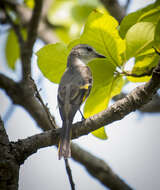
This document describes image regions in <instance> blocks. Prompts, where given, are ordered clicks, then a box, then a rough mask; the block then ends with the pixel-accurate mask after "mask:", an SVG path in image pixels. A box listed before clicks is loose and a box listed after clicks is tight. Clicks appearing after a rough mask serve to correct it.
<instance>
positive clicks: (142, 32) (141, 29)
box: [126, 22, 155, 60]
mask: <svg viewBox="0 0 160 190" xmlns="http://www.w3.org/2000/svg"><path fill="white" fill-rule="evenodd" d="M154 31H155V25H154V24H152V23H151V22H139V23H137V24H135V25H133V26H132V27H131V28H130V29H129V30H128V32H127V34H126V59H127V60H128V59H129V58H131V57H136V56H138V54H140V53H142V52H143V51H145V50H147V49H150V48H151V47H152V45H153V41H154Z"/></svg>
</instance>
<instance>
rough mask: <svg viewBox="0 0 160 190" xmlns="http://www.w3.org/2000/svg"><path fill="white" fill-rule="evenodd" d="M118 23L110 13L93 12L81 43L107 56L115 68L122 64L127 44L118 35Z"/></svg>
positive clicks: (81, 37)
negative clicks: (121, 55) (122, 56)
mask: <svg viewBox="0 0 160 190" xmlns="http://www.w3.org/2000/svg"><path fill="white" fill-rule="evenodd" d="M117 27H118V22H117V21H116V20H115V19H114V18H113V17H112V16H110V15H109V14H108V13H106V12H105V13H101V12H99V11H97V10H95V11H93V12H92V13H91V14H90V15H89V17H88V19H87V22H86V24H85V27H84V31H83V33H82V35H81V36H80V43H86V44H89V45H91V46H93V47H94V48H95V49H96V50H97V51H98V52H100V53H102V54H103V55H106V57H107V58H108V59H109V61H110V63H111V64H113V65H114V66H119V65H121V64H122V61H121V57H120V54H121V53H123V52H124V50H125V43H124V41H123V40H122V39H121V38H120V36H119V34H118V30H117Z"/></svg>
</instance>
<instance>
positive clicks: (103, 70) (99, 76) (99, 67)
mask: <svg viewBox="0 0 160 190" xmlns="http://www.w3.org/2000/svg"><path fill="white" fill-rule="evenodd" d="M89 67H90V69H91V71H92V75H93V87H92V90H91V93H90V95H89V97H88V99H87V101H86V104H85V106H84V116H85V117H86V118H87V117H90V116H92V115H94V114H96V113H98V112H100V111H102V110H104V109H105V108H106V107H107V105H108V101H109V96H107V94H108V93H109V92H110V88H109V87H110V84H111V83H112V80H113V75H114V71H115V67H114V66H113V65H112V64H110V63H109V62H108V60H107V59H95V60H93V61H91V62H90V63H89ZM109 94H110V93H109Z"/></svg>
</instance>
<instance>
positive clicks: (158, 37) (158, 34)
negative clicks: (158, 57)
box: [154, 19, 160, 43]
mask: <svg viewBox="0 0 160 190" xmlns="http://www.w3.org/2000/svg"><path fill="white" fill-rule="evenodd" d="M154 41H156V42H158V43H160V19H159V21H158V23H157V25H156V29H155V36H154Z"/></svg>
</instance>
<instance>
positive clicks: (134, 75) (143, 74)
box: [120, 67, 154, 78]
mask: <svg viewBox="0 0 160 190" xmlns="http://www.w3.org/2000/svg"><path fill="white" fill-rule="evenodd" d="M153 69H154V67H153V68H151V69H150V70H149V71H148V72H146V73H145V72H144V73H142V74H135V73H132V72H130V71H123V72H121V73H120V74H123V75H125V76H130V77H137V78H139V77H145V76H151V75H152V72H153Z"/></svg>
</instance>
